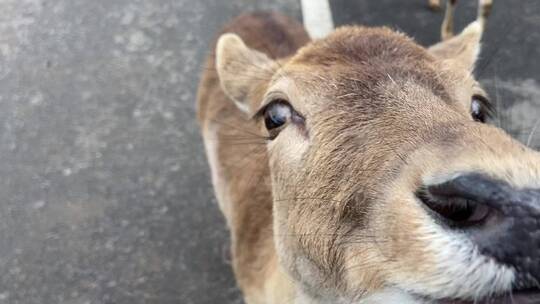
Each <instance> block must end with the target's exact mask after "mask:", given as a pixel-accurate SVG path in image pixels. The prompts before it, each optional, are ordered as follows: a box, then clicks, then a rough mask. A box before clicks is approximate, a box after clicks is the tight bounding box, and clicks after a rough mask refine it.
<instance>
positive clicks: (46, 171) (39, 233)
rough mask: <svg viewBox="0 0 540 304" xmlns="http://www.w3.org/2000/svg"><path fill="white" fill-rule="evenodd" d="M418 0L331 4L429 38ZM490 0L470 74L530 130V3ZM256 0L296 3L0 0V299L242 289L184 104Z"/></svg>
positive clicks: (160, 296) (171, 296) (59, 301)
mask: <svg viewBox="0 0 540 304" xmlns="http://www.w3.org/2000/svg"><path fill="white" fill-rule="evenodd" d="M397 2H399V3H400V4H399V9H391V10H389V8H390V7H391V5H394V4H395V3H397ZM424 2H426V1H424V0H408V1H396V0H377V1H367V0H333V2H332V3H333V4H332V6H333V8H334V19H335V21H336V23H337V24H344V23H351V22H358V23H364V24H392V25H394V26H395V27H396V28H400V29H403V30H404V31H406V32H408V33H410V34H413V35H414V36H415V37H416V38H417V39H418V40H419V41H420V42H423V43H430V42H434V41H435V39H436V36H437V33H438V24H439V22H440V20H441V18H442V13H433V12H431V11H429V10H427V9H426V7H425V5H424ZM463 2H464V4H463V5H465V6H467V5H469V6H471V5H470V4H466V3H465V1H463ZM495 2H496V4H495V8H494V16H493V18H492V20H491V21H490V25H489V26H490V29H489V31H488V34H487V39H486V43H485V50H486V51H487V54H489V53H490V52H491V53H495V54H494V55H493V56H492V58H491V59H489V57H486V60H485V61H486V62H487V60H488V59H489V61H490V64H489V65H488V64H486V67H485V68H483V70H482V75H481V79H482V82H483V83H484V84H485V85H486V86H487V88H488V91H489V92H490V93H491V94H492V96H496V97H497V99H498V100H499V101H500V103H501V109H503V110H504V113H505V115H503V116H502V117H503V118H502V119H501V124H502V125H503V126H504V127H506V128H507V129H509V130H511V131H512V132H513V133H514V134H515V135H516V136H517V137H519V138H520V139H521V140H523V141H527V139H528V137H529V136H528V134H530V129H531V125H533V124H534V122H535V120H536V119H538V118H540V115H539V113H540V76H539V71H540V61H538V60H537V58H538V57H539V55H540V48H539V45H540V44H539V41H540V32H539V31H538V29H539V28H540V27H539V25H540V3H539V2H537V1H535V0H520V1H519V3H520V5H516V4H515V2H514V1H512V3H513V4H510V3H509V2H510V1H498V3H497V1H495ZM471 7H472V6H471ZM254 9H276V10H280V11H283V12H285V13H287V14H289V15H292V16H294V17H297V18H300V10H299V3H298V1H294V0H279V1H277V0H272V1H264V0H260V1H255V0H228V1H212V0H198V1H187V0H114V1H111V0H108V1H107V0H94V1H86V0H56V1H52V0H49V1H48V0H2V1H0V105H1V106H2V110H1V111H0V176H1V178H0V198H1V200H0V273H2V275H1V276H0V304H4V303H6V304H8V303H9V304H64V303H65V304H138V303H141V304H142V303H156V304H169V303H171V304H172V303H175V304H176V303H181V304H192V303H193V304H194V303H196V304H206V303H208V304H214V303H215V304H225V303H242V301H241V300H240V295H239V292H238V290H237V289H236V288H235V283H234V280H233V277H232V273H231V270H230V265H229V264H228V254H227V252H228V247H227V232H226V230H225V227H224V221H223V219H222V217H221V215H220V214H219V211H218V209H217V206H216V204H215V199H214V198H213V193H212V189H211V185H210V181H209V174H208V168H207V164H206V160H205V157H204V153H203V151H204V150H203V146H202V143H201V139H200V136H199V131H198V127H197V125H196V123H195V110H194V104H195V91H196V86H197V82H198V78H199V74H200V70H201V68H202V62H203V58H204V57H205V55H206V54H207V52H208V49H207V47H208V45H209V44H210V42H211V40H212V39H213V37H214V34H215V32H216V31H217V30H218V29H219V26H220V25H221V24H223V23H224V22H226V21H227V20H228V19H230V18H231V17H232V16H234V15H237V14H239V13H240V12H242V11H247V10H254ZM460 14H461V13H460ZM467 14H468V15H467ZM472 14H473V12H472V10H470V11H469V12H468V13H464V14H462V15H460V16H458V20H457V24H458V25H459V26H462V25H463V24H464V22H465V20H468V19H470V18H472ZM521 16H523V18H520V17H521ZM509 26H511V28H510V30H508V27H509ZM433 27H435V28H433ZM501 34H503V35H502V36H504V39H503V41H504V42H505V44H497V41H499V40H501V39H500V37H498V36H501ZM495 50H496V51H495ZM538 134H540V132H538V133H537V135H536V136H532V139H531V144H532V145H535V146H536V147H538V146H540V135H538Z"/></svg>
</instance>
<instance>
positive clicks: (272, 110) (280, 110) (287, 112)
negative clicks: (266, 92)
mask: <svg viewBox="0 0 540 304" xmlns="http://www.w3.org/2000/svg"><path fill="white" fill-rule="evenodd" d="M292 113H293V110H292V108H291V106H290V105H289V104H288V103H287V102H286V101H283V100H277V101H273V102H271V103H270V104H269V105H268V106H267V107H266V109H265V110H264V125H265V126H266V129H267V130H268V131H271V130H275V129H277V128H280V127H282V126H283V125H285V124H286V123H287V122H288V121H290V120H291V117H292Z"/></svg>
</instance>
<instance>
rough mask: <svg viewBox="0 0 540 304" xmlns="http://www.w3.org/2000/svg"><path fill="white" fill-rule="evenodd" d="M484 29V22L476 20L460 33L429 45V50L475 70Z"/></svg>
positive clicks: (455, 64) (452, 63) (442, 57)
mask: <svg viewBox="0 0 540 304" xmlns="http://www.w3.org/2000/svg"><path fill="white" fill-rule="evenodd" d="M483 30H484V29H483V23H482V22H481V21H475V22H473V23H471V24H469V25H468V26H467V27H466V28H465V29H464V30H463V31H462V32H461V33H460V34H459V35H457V36H455V37H452V38H450V39H448V40H445V41H442V42H439V43H437V44H435V45H433V46H431V47H429V49H428V51H429V52H430V53H431V54H432V55H434V56H435V57H437V58H439V59H441V60H445V61H448V62H449V63H450V64H451V65H453V66H459V67H462V68H464V69H467V70H469V71H473V70H474V66H475V63H476V60H477V59H478V55H479V54H480V40H481V39H482V32H483Z"/></svg>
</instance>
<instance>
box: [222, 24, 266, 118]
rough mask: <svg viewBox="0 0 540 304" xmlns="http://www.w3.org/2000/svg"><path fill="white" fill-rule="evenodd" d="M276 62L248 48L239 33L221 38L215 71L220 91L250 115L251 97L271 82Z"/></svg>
mask: <svg viewBox="0 0 540 304" xmlns="http://www.w3.org/2000/svg"><path fill="white" fill-rule="evenodd" d="M273 63H274V61H273V60H272V59H270V58H268V56H266V55H265V54H263V53H261V52H259V51H256V50H253V49H250V48H249V47H248V46H246V44H245V43H244V41H242V38H240V37H239V36H238V35H236V34H231V33H227V34H223V35H221V37H219V40H218V42H217V46H216V69H217V73H218V76H219V81H220V83H221V88H222V89H223V91H224V92H225V93H226V94H227V96H229V98H231V99H232V100H233V101H234V102H235V104H236V105H237V106H238V108H239V109H240V110H242V111H243V112H246V113H251V110H252V106H251V105H250V100H249V99H250V98H249V97H250V94H252V92H254V91H255V90H256V88H257V87H258V86H259V85H261V84H264V83H267V82H268V81H269V80H270V79H271V77H272V75H273V66H274V64H273ZM253 106H256V105H253Z"/></svg>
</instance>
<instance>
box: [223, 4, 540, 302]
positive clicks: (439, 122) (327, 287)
mask: <svg viewBox="0 0 540 304" xmlns="http://www.w3.org/2000/svg"><path fill="white" fill-rule="evenodd" d="M484 17H485V14H484V13H481V14H480V17H479V20H477V21H475V22H473V23H472V24H470V25H469V26H467V27H466V28H465V29H464V30H463V31H462V32H461V33H460V34H458V35H456V36H454V37H451V36H452V35H447V36H446V37H447V38H448V39H446V40H444V41H442V42H440V43H438V44H436V45H434V46H431V47H429V48H424V47H421V46H419V45H418V44H416V43H415V42H414V41H413V40H412V39H410V38H408V37H407V36H406V35H404V34H401V33H397V32H394V31H392V30H390V29H387V28H365V27H356V26H355V27H342V28H339V29H337V30H336V31H335V32H334V33H332V34H331V35H329V36H328V37H327V38H325V39H321V40H317V41H313V42H310V43H309V44H307V45H306V46H304V47H302V48H301V49H299V50H298V51H297V52H296V54H294V55H293V56H291V57H288V58H285V59H277V60H274V59H270V58H269V57H268V56H267V55H265V54H264V53H261V52H259V51H256V50H254V49H250V48H249V47H247V46H246V44H245V43H244V42H243V41H242V39H241V38H240V37H239V36H237V35H235V34H224V35H222V36H221V38H220V39H219V41H218V44H217V49H216V50H217V54H216V65H217V72H218V75H219V80H220V83H221V87H222V89H223V91H224V92H225V93H226V94H227V95H228V96H229V97H230V99H232V100H233V101H234V102H235V103H236V105H237V106H238V108H239V109H240V110H241V111H243V112H244V113H245V116H246V117H249V118H250V119H251V120H253V121H255V122H256V123H257V124H258V127H259V129H260V132H262V133H263V134H265V136H266V137H267V139H268V140H267V149H266V152H265V154H266V156H267V159H268V166H269V169H270V176H271V189H272V201H273V236H274V242H275V246H276V251H277V256H278V258H279V261H280V264H281V265H282V267H283V269H285V270H286V272H287V273H288V275H289V276H290V277H291V278H292V279H293V281H294V284H295V286H296V287H297V288H298V290H299V291H298V298H299V299H304V300H305V301H306V302H308V303H311V302H315V303H330V302H331V303H341V302H340V301H343V303H345V302H346V303H351V301H355V300H358V301H364V302H360V303H431V302H432V301H433V302H436V301H440V302H439V303H447V302H451V301H458V299H459V300H463V301H475V300H483V299H486V298H493V299H494V301H503V300H504V299H506V298H505V296H506V295H508V294H510V293H513V299H514V301H515V303H529V302H527V301H529V300H531V299H533V297H534V295H531V294H528V293H526V292H524V290H530V289H532V288H537V287H538V286H539V285H538V284H539V281H540V155H539V154H538V153H537V152H535V151H533V150H531V149H529V148H527V147H526V146H524V145H522V144H520V143H519V142H517V141H515V140H514V139H512V138H511V137H510V136H509V135H508V134H506V133H505V132H504V131H502V130H500V129H498V128H496V127H494V126H491V125H488V124H485V121H486V117H487V116H488V115H489V113H490V104H489V101H488V97H487V96H486V93H485V92H484V91H483V90H482V88H481V86H480V85H479V83H478V82H477V81H476V80H475V78H474V76H473V71H474V67H475V62H476V60H477V58H478V54H479V52H480V40H481V35H482V32H483V29H484V24H485V22H484V19H483V18H484ZM246 157H249V156H246ZM248 169H249V168H247V169H246V170H248ZM536 299H538V297H537V298H536ZM299 301H300V300H299ZM325 301H326V302H325ZM444 301H447V302H444ZM520 301H522V302H520ZM456 303H458V302H456ZM459 303H461V302H459ZM471 303H472V302H471ZM504 303H506V302H504ZM531 303H532V302H531Z"/></svg>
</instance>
